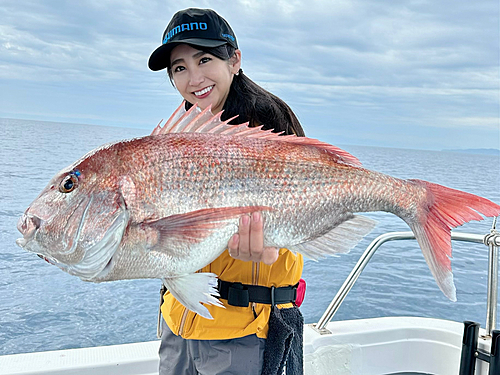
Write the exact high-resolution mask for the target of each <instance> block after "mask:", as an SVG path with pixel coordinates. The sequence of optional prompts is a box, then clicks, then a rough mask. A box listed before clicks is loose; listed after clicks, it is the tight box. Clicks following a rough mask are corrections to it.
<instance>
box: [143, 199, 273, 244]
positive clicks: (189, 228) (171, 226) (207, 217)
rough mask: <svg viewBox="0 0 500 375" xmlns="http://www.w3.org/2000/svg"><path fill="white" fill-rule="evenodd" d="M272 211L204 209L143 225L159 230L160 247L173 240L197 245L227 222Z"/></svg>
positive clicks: (238, 208) (222, 208)
mask: <svg viewBox="0 0 500 375" xmlns="http://www.w3.org/2000/svg"><path fill="white" fill-rule="evenodd" d="M270 210H271V208H270V207H267V206H246V207H219V208H204V209H201V210H196V211H191V212H187V213H183V214H177V215H171V216H168V217H165V218H162V219H159V220H155V221H149V222H144V223H143V224H142V225H144V226H148V227H151V228H154V229H156V230H158V232H159V234H160V238H159V241H158V242H159V244H160V246H162V245H163V244H164V243H165V242H169V241H172V240H174V241H175V240H178V241H181V242H190V243H197V242H201V241H202V240H204V239H205V238H207V237H208V236H210V235H211V234H212V233H213V232H214V231H216V230H218V229H220V228H221V227H223V226H224V225H226V224H227V220H230V219H234V218H239V217H240V216H241V215H245V214H250V213H253V212H262V211H270Z"/></svg>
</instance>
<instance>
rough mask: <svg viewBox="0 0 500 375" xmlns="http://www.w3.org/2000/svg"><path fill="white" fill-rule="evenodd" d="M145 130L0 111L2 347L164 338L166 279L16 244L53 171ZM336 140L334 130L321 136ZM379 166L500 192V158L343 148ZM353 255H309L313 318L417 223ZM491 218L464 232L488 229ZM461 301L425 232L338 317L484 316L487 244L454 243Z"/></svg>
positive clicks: (375, 267)
mask: <svg viewBox="0 0 500 375" xmlns="http://www.w3.org/2000/svg"><path fill="white" fill-rule="evenodd" d="M147 133H148V132H147V130H145V129H130V128H113V127H99V126H88V125H75V124H61V123H50V122H38V121H25V120H10V119H0V134H1V137H0V192H1V194H0V355H3V354H13V353H25V352H35V351H45V350H57V349H68V348H79V347H88V346H98V345H112V344H122V343H131V342H138V341H146V340H154V339H155V337H156V320H157V312H158V302H159V288H160V284H161V283H160V281H159V280H132V281H117V282H110V283H102V284H92V283H85V282H83V281H81V280H80V279H78V278H76V277H73V276H70V275H68V274H66V273H64V272H62V271H60V270H59V269H58V268H57V267H54V266H51V265H49V264H48V263H46V262H44V261H42V260H41V259H39V258H38V257H37V256H35V255H34V254H30V253H28V252H26V251H24V250H22V249H21V248H19V247H18V246H17V245H16V244H15V240H16V238H19V237H20V234H19V233H18V232H17V229H16V223H17V220H18V218H19V216H20V215H21V214H22V212H23V211H24V210H25V209H26V208H27V207H28V205H29V204H30V203H31V201H33V200H34V199H35V198H36V196H37V195H38V193H39V192H40V191H41V190H42V189H43V187H45V185H46V184H47V183H48V181H49V180H50V178H51V177H52V176H53V175H54V174H55V173H57V171H59V170H60V169H62V168H63V167H65V166H67V165H69V164H71V163H72V162H74V161H75V160H77V159H78V158H79V157H80V156H82V155H84V154H85V153H86V152H88V151H90V150H92V149H93V148H95V147H97V146H99V145H101V144H103V143H107V142H111V141H117V140H120V139H125V138H132V137H137V136H143V135H147ZM323 140H324V141H327V142H330V143H335V140H334V139H323ZM343 148H345V149H346V150H348V151H349V152H351V153H352V154H354V155H356V156H357V157H358V158H359V159H360V160H361V161H362V162H363V164H364V165H365V166H366V167H367V168H370V169H374V170H378V171H381V172H384V173H388V174H390V175H393V176H396V177H401V178H419V179H424V180H428V181H432V182H436V183H440V184H443V185H446V186H450V187H453V188H456V189H461V190H465V191H468V192H471V193H475V194H479V195H481V196H484V197H486V198H489V199H491V200H493V201H495V202H497V203H498V202H500V177H499V173H498V172H499V166H500V159H499V157H498V156H487V155H476V154H466V153H456V152H437V151H419V150H405V149H391V148H376V147H361V146H343ZM367 215H368V216H370V217H372V218H374V219H375V220H377V221H378V225H377V227H376V228H375V229H374V230H373V232H372V233H370V234H369V235H368V236H367V237H366V238H365V239H364V240H363V241H362V242H361V243H360V244H358V246H357V247H356V248H355V249H353V250H352V251H351V252H350V253H349V254H344V255H340V256H338V257H332V258H328V259H325V260H322V261H320V262H312V261H306V264H305V268H304V275H303V277H304V279H305V280H306V282H307V292H306V298H305V301H304V304H303V305H302V308H301V309H302V312H303V314H304V317H305V320H306V322H315V321H317V320H318V319H319V318H320V316H321V315H322V313H323V311H324V310H325V309H326V307H327V306H328V304H329V303H330V301H331V299H332V298H333V297H334V295H335V293H336V291H337V290H338V288H339V287H340V286H341V285H342V283H343V281H344V280H345V278H346V277H347V275H348V274H349V272H350V271H351V269H352V267H353V266H354V265H355V264H356V262H357V260H358V259H359V257H360V255H361V254H362V252H363V250H364V249H365V248H366V246H368V244H369V243H370V242H371V241H372V240H373V239H374V238H376V237H377V236H378V235H380V234H382V233H385V232H390V231H407V230H409V229H408V227H407V226H406V224H405V223H404V222H403V221H401V220H400V219H399V218H397V217H396V216H394V215H390V214H385V213H370V214H367ZM491 224H492V220H491V219H487V220H485V221H482V222H474V223H469V224H466V225H464V226H463V227H461V228H459V231H462V232H470V233H479V234H486V233H488V232H489V230H490V227H491ZM453 249H454V252H453V255H454V259H453V261H452V266H453V269H454V275H455V284H456V286H457V297H458V301H457V302H455V303H453V302H450V301H449V300H448V299H447V298H446V297H444V295H443V294H442V293H441V292H440V290H439V289H438V287H437V286H436V284H435V282H434V279H433V278H432V276H431V273H430V271H429V270H428V268H427V265H426V264H425V261H424V258H423V256H422V254H421V252H420V249H419V247H418V246H417V244H416V242H415V241H396V242H391V243H387V244H385V245H383V246H382V247H381V248H380V249H379V251H378V252H377V254H375V256H374V257H373V259H372V261H371V262H370V264H369V265H368V266H367V268H366V269H365V271H364V272H363V274H362V275H361V277H360V279H359V280H358V282H357V283H356V284H355V286H354V288H353V289H352V291H351V292H350V293H349V295H348V296H347V298H346V300H345V302H344V304H343V305H342V306H341V307H340V309H339V311H338V313H337V314H336V315H335V317H334V320H344V319H360V318H371V317H380V316H396V315H406V316H422V317H436V318H443V319H451V320H456V321H463V320H474V321H478V322H480V323H481V324H482V325H483V326H484V324H485V315H486V312H485V311H486V280H487V264H488V251H487V250H488V249H487V248H486V247H485V246H484V245H481V244H468V243H462V242H453Z"/></svg>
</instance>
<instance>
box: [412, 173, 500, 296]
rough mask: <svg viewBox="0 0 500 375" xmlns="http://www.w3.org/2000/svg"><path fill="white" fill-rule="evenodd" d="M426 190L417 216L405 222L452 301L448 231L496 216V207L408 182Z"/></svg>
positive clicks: (451, 191)
mask: <svg viewBox="0 0 500 375" xmlns="http://www.w3.org/2000/svg"><path fill="white" fill-rule="evenodd" d="M410 181H411V182H412V183H415V184H417V185H420V186H424V187H425V188H426V191H427V194H426V199H425V201H422V202H421V204H420V206H419V207H418V208H417V215H416V217H415V216H414V217H413V218H412V219H409V220H405V221H406V222H407V223H408V225H409V226H410V228H411V229H412V231H413V233H414V234H415V237H416V239H417V241H418V243H419V245H420V248H421V249H422V252H423V254H424V257H425V260H426V261H427V264H428V265H429V268H430V270H431V272H432V274H433V276H434V278H435V279H436V282H437V284H438V286H439V288H440V289H441V291H442V292H443V293H444V294H445V295H446V297H448V298H449V299H450V300H452V301H456V299H457V298H456V289H455V284H454V283H453V274H452V272H451V257H452V254H451V229H453V228H455V227H458V226H460V225H462V224H465V223H467V222H469V221H471V220H483V217H482V216H481V215H480V214H479V213H481V214H483V215H484V216H489V217H492V216H498V215H500V206H499V205H497V204H495V203H493V202H491V201H489V200H488V199H485V198H481V197H479V196H477V195H474V194H469V193H465V192H463V191H459V190H455V189H450V188H447V187H445V186H442V185H438V184H433V183H430V182H427V181H422V180H410Z"/></svg>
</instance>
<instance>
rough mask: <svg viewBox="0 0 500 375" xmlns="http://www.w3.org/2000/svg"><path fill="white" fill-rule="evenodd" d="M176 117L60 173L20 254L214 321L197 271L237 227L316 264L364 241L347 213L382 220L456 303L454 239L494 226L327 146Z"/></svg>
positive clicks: (22, 226) (36, 208)
mask: <svg viewBox="0 0 500 375" xmlns="http://www.w3.org/2000/svg"><path fill="white" fill-rule="evenodd" d="M182 108H183V107H182V106H181V107H179V109H178V110H177V111H176V112H175V113H174V114H173V115H172V117H171V118H170V119H169V120H168V121H167V123H166V124H165V126H164V127H163V128H162V127H160V126H158V127H157V128H156V129H155V130H154V131H153V133H152V134H151V135H150V136H147V137H143V138H137V139H132V140H128V141H121V142H117V143H113V144H108V145H105V146H102V147H101V148H99V149H96V150H94V151H91V152H90V153H88V154H87V155H85V156H84V157H82V158H81V159H80V160H78V161H77V162H75V163H74V164H72V165H71V166H69V167H67V168H65V169H63V170H62V171H60V172H59V173H58V174H57V175H56V176H55V177H54V178H53V179H52V180H51V181H50V182H49V184H48V186H47V187H46V188H45V189H44V190H43V191H42V192H41V193H40V195H39V196H38V198H36V199H35V201H34V202H33V203H32V204H31V205H30V207H29V208H28V209H27V210H26V212H25V213H24V215H23V216H22V217H21V218H20V220H19V224H18V229H19V231H20V232H21V233H22V234H23V238H21V239H19V240H18V241H17V243H18V244H19V245H20V246H22V247H24V248H25V249H26V250H29V251H32V252H35V253H37V254H39V255H40V256H42V257H44V258H45V259H47V260H49V261H50V262H51V263H53V264H55V265H57V266H59V267H60V268H61V269H63V270H65V271H66V272H69V273H70V274H73V275H76V276H79V277H80V278H81V279H82V280H86V281H93V282H101V281H110V280H120V279H133V278H160V279H163V281H164V283H165V284H166V285H167V287H168V289H169V290H170V291H171V292H172V294H173V295H174V296H175V297H176V298H177V299H178V300H179V301H180V302H181V303H183V304H184V305H185V306H186V307H188V308H189V309H191V310H193V311H195V312H197V313H199V314H200V315H202V316H204V317H207V318H210V314H209V313H208V310H207V309H206V308H205V307H204V306H203V305H202V303H209V304H220V303H219V301H218V300H217V299H216V298H215V297H213V295H215V294H216V291H215V289H214V287H215V285H216V278H215V275H213V274H203V273H196V271H197V270H199V269H201V268H202V267H204V266H205V265H207V264H209V263H210V262H212V261H213V260H214V259H215V258H217V257H218V256H219V255H220V254H221V253H222V252H223V251H224V249H225V248H226V246H227V242H228V240H229V238H230V237H231V235H233V234H234V233H236V232H237V231H238V219H239V218H240V217H241V216H242V215H244V214H249V213H251V212H256V211H260V212H262V214H263V218H264V243H265V246H276V247H285V248H288V249H290V250H292V251H294V252H300V253H303V254H304V255H306V256H308V257H310V258H313V259H317V258H320V257H323V256H325V255H329V254H334V253H343V252H347V251H349V249H351V248H352V247H354V246H355V245H356V243H357V242H358V241H360V240H361V239H362V238H363V236H364V235H366V234H367V233H368V232H369V231H370V230H371V229H372V228H373V226H374V224H375V223H374V221H373V220H371V219H368V218H365V217H363V216H359V215H354V213H356V212H369V211H387V212H391V213H393V214H395V215H397V216H399V217H400V218H401V219H403V220H404V221H405V222H406V223H407V224H408V225H409V226H410V228H411V229H412V230H413V232H414V233H415V235H416V238H417V240H418V242H419V244H420V247H421V249H422V252H423V254H424V257H425V259H426V261H427V263H428V265H429V268H430V270H431V272H432V274H433V275H434V277H435V279H436V281H437V283H438V285H439V287H440V288H441V290H442V291H443V293H444V294H445V295H446V296H447V297H448V298H450V299H452V300H455V299H456V295H455V287H454V284H453V277H452V273H451V262H450V257H451V238H450V231H451V228H454V227H456V226H459V225H462V224H463V223H465V222H468V221H470V220H482V216H481V215H479V213H481V214H483V215H485V216H496V215H499V214H500V206H498V205H497V204H495V203H493V202H491V201H489V200H487V199H484V198H481V197H478V196H475V195H472V194H469V193H465V192H461V191H457V190H453V189H449V188H446V187H444V186H440V185H436V184H432V183H429V182H425V181H420V180H401V179H397V178H393V177H390V176H387V175H384V174H381V173H377V172H373V171H369V170H367V169H364V168H362V166H361V164H360V163H359V161H358V160H357V159H356V158H355V157H354V156H352V155H350V154H349V153H347V152H345V151H343V150H341V149H339V148H336V147H334V146H331V145H328V144H326V143H322V142H320V141H316V140H312V139H308V138H302V137H301V138H299V137H295V136H278V135H277V134H275V133H271V132H266V131H262V130H260V128H248V127H247V126H246V124H242V125H227V124H226V123H225V122H222V121H221V120H220V114H219V115H217V116H213V115H212V114H211V113H210V111H209V109H207V110H205V111H199V109H197V108H196V106H195V107H193V108H192V109H191V110H190V111H188V112H187V113H185V111H184V110H183V109H182ZM478 212H479V213H478Z"/></svg>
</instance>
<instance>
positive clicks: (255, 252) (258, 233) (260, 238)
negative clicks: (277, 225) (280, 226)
mask: <svg viewBox="0 0 500 375" xmlns="http://www.w3.org/2000/svg"><path fill="white" fill-rule="evenodd" d="M251 219H252V220H251V223H250V234H249V245H248V248H249V253H250V258H251V259H252V260H254V259H255V261H256V262H258V261H260V260H261V258H262V253H263V251H264V233H263V230H262V227H263V225H262V215H261V213H260V212H254V213H253V214H252V218H251ZM257 259H258V260H257Z"/></svg>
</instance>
